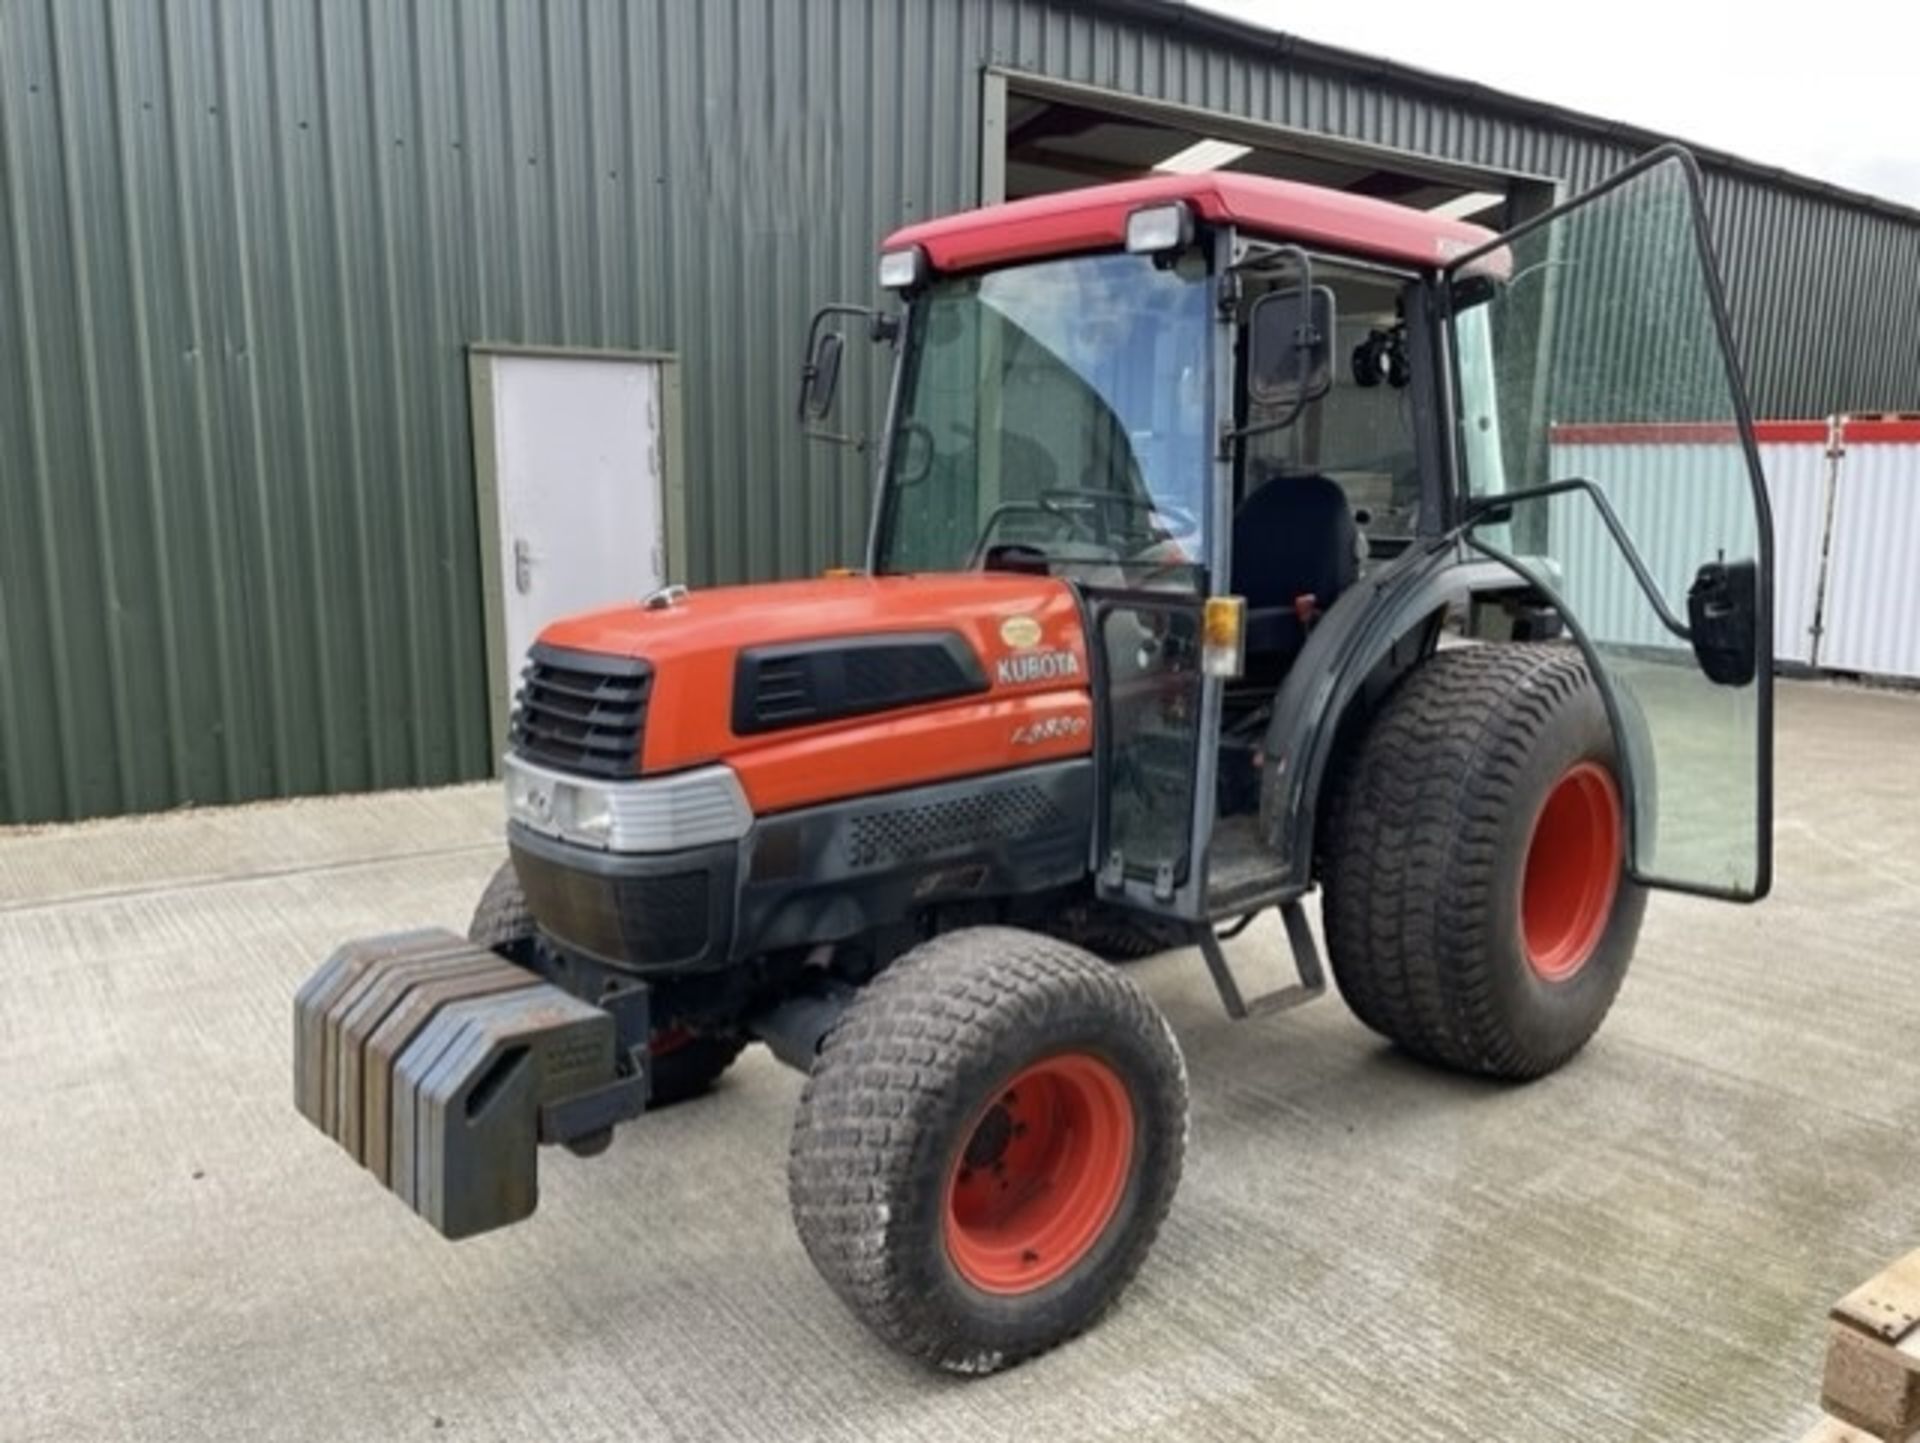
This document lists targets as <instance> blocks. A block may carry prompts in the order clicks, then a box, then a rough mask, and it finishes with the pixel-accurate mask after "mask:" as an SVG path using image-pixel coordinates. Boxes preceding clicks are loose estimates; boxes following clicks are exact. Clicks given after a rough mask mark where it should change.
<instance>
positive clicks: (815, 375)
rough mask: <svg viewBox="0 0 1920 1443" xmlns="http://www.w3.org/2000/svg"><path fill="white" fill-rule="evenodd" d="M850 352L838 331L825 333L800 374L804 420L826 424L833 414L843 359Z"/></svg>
mask: <svg viewBox="0 0 1920 1443" xmlns="http://www.w3.org/2000/svg"><path fill="white" fill-rule="evenodd" d="M846 349H847V341H846V337H844V336H842V335H841V334H840V333H839V332H838V331H821V332H820V333H819V334H818V335H817V336H815V337H814V340H813V350H812V351H811V352H810V353H809V354H808V356H807V364H806V365H805V366H804V367H803V368H802V369H801V372H800V419H801V421H802V422H804V423H812V422H817V421H824V420H826V419H827V417H828V416H829V415H830V414H831V413H832V411H833V393H834V392H835V391H836V390H838V389H839V387H840V357H841V356H842V355H843V354H844V353H845V351H846Z"/></svg>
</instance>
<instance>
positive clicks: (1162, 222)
mask: <svg viewBox="0 0 1920 1443" xmlns="http://www.w3.org/2000/svg"><path fill="white" fill-rule="evenodd" d="M1193 230H1194V226H1193V208H1192V207H1191V206H1189V205H1188V204H1187V203H1186V202H1185V201H1183V200H1175V201H1168V202H1167V203H1166V204H1164V205H1143V206H1141V207H1140V209H1139V210H1136V211H1135V212H1133V214H1131V215H1129V216H1128V217H1127V249H1128V250H1130V251H1132V252H1133V253H1134V254H1135V255H1159V254H1160V253H1162V252H1163V251H1180V250H1185V249H1186V248H1187V247H1188V246H1190V245H1192V244H1193Z"/></svg>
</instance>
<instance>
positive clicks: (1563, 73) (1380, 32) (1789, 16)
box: [1192, 0, 1920, 206]
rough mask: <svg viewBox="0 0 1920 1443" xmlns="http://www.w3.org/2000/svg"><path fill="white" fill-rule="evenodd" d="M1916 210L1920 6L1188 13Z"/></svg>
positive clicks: (1230, 6)
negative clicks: (1230, 19) (1226, 17)
mask: <svg viewBox="0 0 1920 1443" xmlns="http://www.w3.org/2000/svg"><path fill="white" fill-rule="evenodd" d="M1192 3H1196V4H1198V5H1199V6H1200V7H1201V8H1204V9H1209V10H1219V11H1223V12H1225V13H1227V14H1230V15H1235V16H1238V17H1239V18H1241V19H1243V20H1252V21H1254V22H1256V23H1258V24H1261V25H1264V26H1267V27H1268V28H1270V29H1275V30H1284V31H1287V32H1289V33H1291V34H1294V35H1299V36H1303V37H1305V38H1306V39H1309V40H1318V41H1321V42H1323V43H1325V44H1329V45H1339V46H1343V47H1345V48H1346V49H1349V50H1359V51H1363V52H1365V53H1367V54H1369V55H1383V56H1386V57H1388V58H1390V59H1393V60H1399V61H1402V62H1404V63H1406V64H1409V65H1417V66H1419V67H1421V68H1422V69H1424V70H1437V71H1440V72H1441V73H1443V74H1446V75H1453V76H1458V77H1461V78H1464V79H1468V80H1478V81H1481V82H1483V83H1485V84H1488V85H1494V86H1498V87H1499V88H1500V89H1502V90H1509V91H1513V92H1515V93H1516V94H1519V95H1524V96H1528V97H1529V98H1532V99H1537V100H1547V101H1552V102H1554V103H1556V104H1559V105H1565V106H1570V107H1572V108H1573V109H1576V110H1584V111H1588V112H1591V113H1592V114H1595V115H1600V116H1604V117H1606V118H1607V119H1609V120H1623V121H1630V122H1632V123H1633V124H1635V125H1640V126H1645V127H1646V128H1648V129H1650V130H1658V131H1662V132H1665V133H1667V134H1671V135H1676V136H1678V137H1680V138H1681V139H1682V140H1691V141H1695V142H1697V143H1698V144H1701V145H1711V146H1716V147H1718V148H1719V149H1722V150H1729V151H1732V152H1733V153H1735V154H1736V155H1742V156H1745V157H1746V158H1748V159H1749V160H1756V161H1760V162H1761V163H1763V164H1768V165H1780V166H1785V167H1786V168H1787V169H1789V170H1795V171H1799V172H1801V173H1802V174H1805V175H1811V176H1816V177H1818V178H1820V179H1822V180H1831V181H1835V182H1837V183H1839V184H1841V185H1846V186H1851V187H1853V188H1854V189H1856V190H1864V191H1870V192H1872V193H1873V194H1875V195H1881V196H1886V197H1888V198H1889V199H1892V200H1898V201H1902V202H1904V203H1905V204H1907V205H1912V206H1920V3H1915V0H1904V3H1887V0H1879V3H1875V0H1816V3H1813V4H1796V5H1786V4H1781V3H1776V4H1771V5H1769V4H1766V3H1763V0H1762V3H1755V0H1747V3H1744V4H1732V3H1727V0H1702V3H1695V0H1607V3H1606V4H1604V5H1591V4H1578V5H1553V4H1550V3H1548V4H1543V3H1541V0H1472V3H1470V4H1465V5H1433V4H1425V5H1419V6H1414V5H1409V4H1406V3H1405V0H1374V3H1372V4H1369V3H1367V0H1192Z"/></svg>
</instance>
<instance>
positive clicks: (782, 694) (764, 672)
mask: <svg viewBox="0 0 1920 1443" xmlns="http://www.w3.org/2000/svg"><path fill="white" fill-rule="evenodd" d="M985 690H987V674H986V671H985V669H984V668H982V667H981V665H980V658H979V657H977V656H975V655H974V652H973V648H972V647H970V646H968V645H967V641H966V638H965V637H963V636H961V635H960V633H959V632H957V631H912V632H889V633H886V634H884V635H880V636H873V635H866V636H841V637H829V638H825V639H823V640H818V641H802V642H791V643H788V644H786V645H782V646H754V647H748V648H747V649H746V650H744V651H742V652H741V653H740V659H739V661H738V662H736V663H735V665H734V673H733V730H734V733H735V735H737V736H751V735H753V734H754V733H756V732H770V731H780V730H782V729H784V728H787V727H798V726H811V725H813V724H814V723H816V722H824V721H832V720H834V719H835V718H838V717H849V716H863V715H866V714H867V713H870V712H879V711H892V710H893V709H895V708H897V707H909V706H923V705H925V704H926V703H928V702H935V701H947V700H949V699H951V698H954V697H962V696H973V695H975V694H976V693H979V692H984V691H985Z"/></svg>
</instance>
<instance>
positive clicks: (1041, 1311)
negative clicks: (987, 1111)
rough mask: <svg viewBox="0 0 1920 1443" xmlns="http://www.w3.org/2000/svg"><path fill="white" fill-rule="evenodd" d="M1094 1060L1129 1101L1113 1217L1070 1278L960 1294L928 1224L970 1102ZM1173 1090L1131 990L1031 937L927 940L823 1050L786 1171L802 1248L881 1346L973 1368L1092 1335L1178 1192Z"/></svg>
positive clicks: (1154, 1015)
mask: <svg viewBox="0 0 1920 1443" xmlns="http://www.w3.org/2000/svg"><path fill="white" fill-rule="evenodd" d="M1068 1050H1082V1051H1096V1052H1098V1053H1099V1054H1101V1055H1102V1056H1103V1057H1104V1058H1105V1060H1107V1061H1109V1062H1110V1063H1113V1064H1114V1065H1115V1068H1116V1071H1118V1072H1119V1073H1120V1074H1121V1076H1122V1078H1123V1080H1124V1081H1125V1082H1126V1084H1127V1087H1128V1091H1129V1094H1130V1096H1131V1098H1132V1101H1133V1106H1134V1118H1135V1150H1134V1158H1133V1161H1132V1165H1131V1167H1130V1169H1129V1175H1128V1180H1127V1183H1126V1188H1125V1192H1124V1193H1123V1195H1122V1200H1121V1202H1120V1204H1119V1210H1118V1211H1117V1212H1116V1214H1115V1218H1114V1222H1113V1223H1111V1224H1109V1226H1108V1228H1107V1230H1106V1232H1105V1233H1103V1234H1102V1235H1101V1238H1100V1240H1099V1241H1098V1242H1097V1243H1096V1244H1095V1245H1094V1248H1093V1250H1092V1251H1090V1252H1089V1253H1088V1254H1087V1255H1086V1257H1085V1258H1083V1259H1082V1260H1081V1261H1080V1262H1079V1263H1077V1264H1076V1265H1075V1267H1074V1269H1073V1270H1072V1271H1071V1272H1069V1273H1067V1274H1066V1275H1064V1276H1063V1277H1061V1278H1059V1279H1058V1280H1056V1281H1055V1282H1053V1283H1051V1284H1048V1285H1047V1286H1046V1287H1044V1288H1041V1289H1038V1290H1036V1291H1035V1292H1034V1293H1032V1294H1029V1295H1025V1296H1023V1297H1021V1298H1018V1299H1006V1298H995V1297H991V1296H989V1295H987V1294H984V1293H980V1292H978V1291H976V1290H974V1289H972V1288H970V1287H969V1286H968V1285H967V1284H966V1283H964V1282H963V1281H962V1280H961V1279H960V1278H959V1276H958V1274H957V1273H956V1272H955V1271H954V1270H953V1267H952V1264H951V1263H950V1261H948V1259H947V1257H946V1254H945V1246H944V1232H943V1231H942V1222H941V1220H942V1217H943V1215H944V1208H945V1193H946V1183H947V1177H948V1169H949V1166H950V1164H951V1160H952V1158H953V1156H954V1149H955V1148H956V1147H958V1146H960V1145H963V1144H964V1141H965V1137H966V1132H967V1130H968V1128H969V1126H970V1123H971V1120H972V1119H973V1118H974V1117H975V1116H976V1114H977V1110H978V1107H979V1105H980V1104H981V1102H982V1101H983V1100H990V1099H991V1098H992V1096H993V1094H994V1090H995V1089H996V1088H997V1087H998V1086H999V1085H1000V1083H1001V1082H1003V1081H1004V1080H1005V1079H1006V1078H1008V1077H1010V1076H1011V1075H1012V1074H1013V1073H1014V1072H1016V1071H1019V1070H1020V1069H1021V1068H1022V1067H1024V1066H1025V1065H1026V1064H1027V1063H1029V1062H1031V1061H1033V1060H1035V1059H1036V1058H1039V1057H1042V1056H1046V1055H1049V1054H1050V1053H1055V1052H1060V1051H1068ZM1186 1117H1187V1083H1186V1069H1185V1065H1184V1063H1183V1062H1182V1060H1181V1057H1180V1049H1179V1046H1178V1044H1177V1043H1176V1042H1175V1040H1174V1038H1173V1034H1172V1031H1171V1030H1170V1029H1169V1028H1168V1026H1167V1023H1166V1020H1165V1019H1164V1018H1163V1017H1162V1016H1161V1014H1160V1012H1159V1009H1158V1008H1156V1007H1155V1006H1154V1005H1153V1003H1152V1002H1151V1001H1150V1000H1149V999H1148V998H1147V996H1146V994H1145V993H1143V992H1142V991H1141V990H1140V988H1139V987H1138V986H1137V985H1136V984H1134V983H1133V982H1132V981H1130V980H1129V979H1128V978H1127V977H1125V976H1124V975H1122V974H1121V973H1119V972H1117V971H1115V970H1114V969H1113V968H1112V967H1110V966H1108V965H1107V964H1106V963H1104V962H1102V961H1100V960H1099V959H1098V958H1096V957H1094V956H1092V955H1091V954H1089V953H1088V952H1086V951H1084V950H1082V949H1080V948H1078V947H1075V946H1073V945H1071V944H1070V943H1066V942H1063V941H1061V940H1060V939H1058V938H1055V937H1049V936H1046V935H1043V934H1040V933H1035V932H1027V931H1023V930H1020V929H1016V928H1009V927H974V928H965V929H961V930H958V931H954V932H949V933H945V934H942V935H941V936H938V937H936V938H933V939H931V940H929V941H927V942H925V943H922V944H921V945H920V946H918V947H916V948H915V949H914V950H913V951H911V952H909V953H908V954H907V955H906V956H904V957H903V958H901V959H900V960H899V961H897V962H896V963H894V964H893V965H892V966H891V967H889V968H888V969H887V970H886V971H885V972H883V973H881V974H880V975H879V976H878V977H877V978H875V979H874V980H873V981H872V982H870V983H869V984H868V985H867V986H866V987H865V988H864V989H862V992H861V994H860V995H859V997H857V998H856V999H855V1000H854V1002H853V1003H852V1004H850V1005H849V1007H848V1009H847V1011H846V1013H845V1014H843V1016H842V1017H841V1019H840V1020H839V1022H838V1023H837V1024H836V1025H835V1027H834V1028H833V1030H832V1031H831V1032H830V1033H829V1034H828V1035H827V1037H826V1038H825V1039H824V1041H823V1043H822V1046H821V1050H820V1055H819V1058H818V1060H817V1062H816V1064H815V1067H814V1069H813V1072H812V1074H811V1076H810V1077H809V1079H808V1081H807V1085H806V1088H805V1090H804V1092H803V1094H802V1097H801V1101H800V1108H799V1112H798V1114H797V1116H796V1118H795V1123H794V1131H793V1143H792V1149H791V1152H790V1155H789V1162H788V1182H789V1194H790V1198H791V1202H792V1206H793V1216H794V1223H795V1226H796V1228H797V1229H798V1231H799V1234H800V1238H801V1242H802V1243H803V1244H804V1246H805V1247H806V1250H807V1253H808V1255H809V1256H810V1257H811V1258H812V1259H813V1262H814V1265H815V1266H816V1267H817V1268H818V1269H819V1271H820V1273H821V1275H822V1276H823V1277H824V1278H825V1279H826V1281H827V1283H828V1284H829V1285H830V1286H831V1287H832V1288H833V1290H834V1291H835V1292H836V1293H837V1294H838V1295H839V1296H840V1298H841V1299H842V1300H843V1301H844V1302H845V1303H846V1304H847V1305H848V1306H849V1307H850V1308H851V1309H852V1311H853V1312H854V1313H855V1315H856V1316H858V1317H859V1318H860V1319H861V1320H862V1321H863V1322H865V1323H866V1324H867V1325H868V1326H869V1327H870V1328H872V1329H873V1331H874V1332H875V1333H877V1334H879V1336H880V1337H881V1338H883V1339H884V1340H886V1341H887V1342H888V1343H890V1344H892V1345H893V1346H894V1347H896V1348H898V1349H900V1350H901V1351H902V1352H904V1353H907V1354H909V1355H911V1356H914V1357H917V1358H920V1359H922V1360H925V1361H927V1362H930V1363H932V1364H934V1365H935V1366H937V1367H940V1368H944V1369H947V1370H949V1371H953V1372H961V1373H986V1372H992V1371H994V1370H996V1369H998V1368H1002V1367H1006V1366H1009V1365H1011V1364H1013V1363H1016V1362H1019V1361H1020V1360H1021V1359H1023V1358H1027V1357H1031V1356H1033V1355H1034V1354H1036V1353H1040V1352H1043V1351H1045V1350H1046V1349H1048V1348H1051V1347H1053V1346H1055V1345H1056V1344H1058V1343H1061V1342H1064V1341H1065V1340H1067V1339H1068V1338H1070V1337H1073V1336H1074V1335H1076V1334H1078V1333H1080V1332H1082V1331H1083V1330H1085V1329H1086V1328H1087V1327H1089V1326H1091V1325H1092V1324H1093V1323H1094V1322H1095V1320H1096V1319H1098V1318H1099V1317H1100V1315H1101V1314H1102V1313H1104V1312H1105V1311H1106V1309H1107V1308H1108V1307H1110V1306H1111V1305H1112V1303H1113V1301H1114V1300H1115V1299H1116V1298H1117V1297H1118V1296H1119V1294H1120V1293H1121V1292H1122V1291H1123V1290H1124V1289H1125V1287H1126V1285H1127V1284H1128V1282H1129V1281H1130V1280H1131V1279H1132V1278H1133V1276H1134V1274H1135V1273H1136V1272H1137V1271H1138V1270H1139V1268H1140V1265H1141V1263H1142V1262H1143V1261H1144V1260H1145V1258H1146V1255H1147V1252H1148V1250H1149V1249H1150V1248H1151V1247H1152V1245H1153V1240H1154V1238H1155V1236H1156V1235H1157V1233H1158V1231H1159V1228H1160V1225H1161V1222H1162V1221H1163V1219H1164V1218H1165V1216H1166V1213H1167V1210H1168V1208H1169V1206H1170V1205H1171V1202H1172V1199H1173V1194H1174V1191H1175V1189H1176V1188H1177V1187H1178V1185H1179V1179H1180V1170H1181V1163H1182V1159H1183V1156H1184V1153H1185V1146H1186Z"/></svg>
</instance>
